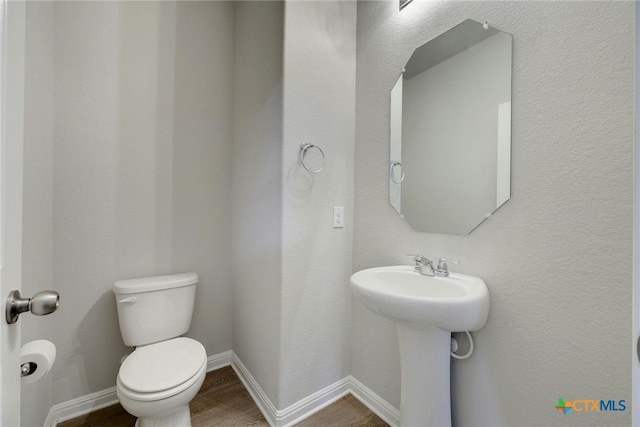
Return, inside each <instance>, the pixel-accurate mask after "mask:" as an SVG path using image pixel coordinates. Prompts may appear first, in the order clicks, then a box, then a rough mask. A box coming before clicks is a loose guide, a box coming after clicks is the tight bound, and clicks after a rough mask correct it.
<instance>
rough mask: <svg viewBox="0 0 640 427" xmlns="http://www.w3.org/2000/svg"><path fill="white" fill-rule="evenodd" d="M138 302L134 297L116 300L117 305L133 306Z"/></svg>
mask: <svg viewBox="0 0 640 427" xmlns="http://www.w3.org/2000/svg"><path fill="white" fill-rule="evenodd" d="M136 301H138V298H136V297H129V298H122V299H119V300H118V304H135V303H136Z"/></svg>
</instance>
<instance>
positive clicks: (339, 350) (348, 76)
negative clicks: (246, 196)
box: [278, 1, 356, 408]
mask: <svg viewBox="0 0 640 427" xmlns="http://www.w3.org/2000/svg"><path fill="white" fill-rule="evenodd" d="M355 27H356V3H355V2H350V1H343V2H339V1H318V2H298V1H294V2H286V3H285V44H284V140H283V163H282V168H283V177H282V186H283V193H284V197H283V220H282V236H283V237H282V238H283V242H282V245H283V247H282V251H283V256H282V269H283V274H282V295H281V298H282V318H281V319H280V322H281V323H280V327H281V329H282V335H281V344H280V345H281V350H280V355H281V358H280V373H281V383H280V398H279V400H278V408H286V407H288V406H289V405H291V404H293V403H295V402H297V401H298V400H300V399H302V398H304V397H306V396H309V395H311V394H312V393H315V392H316V391H318V390H321V389H322V388H324V387H326V386H328V385H330V384H333V383H335V382H336V381H339V380H341V379H342V378H344V377H345V376H347V375H349V338H350V337H349V327H348V325H349V324H350V310H351V304H350V298H351V294H350V290H349V285H348V284H349V276H350V275H351V248H352V235H353V144H354V136H355V135H354V123H355V30H356V28H355ZM303 142H310V143H313V144H317V145H318V146H319V147H320V148H321V149H322V150H323V151H324V153H325V157H326V164H325V168H324V170H322V172H320V173H318V174H317V175H313V176H312V175H310V174H309V173H308V172H306V171H305V170H304V169H303V168H302V167H301V166H300V165H299V163H298V152H299V147H300V144H301V143H303ZM311 157H312V153H310V154H309V162H313V161H314V160H313V159H312V158H311ZM334 206H343V207H344V208H345V226H344V228H332V217H333V207H334Z"/></svg>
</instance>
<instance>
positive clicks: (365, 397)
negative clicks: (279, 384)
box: [231, 353, 400, 427]
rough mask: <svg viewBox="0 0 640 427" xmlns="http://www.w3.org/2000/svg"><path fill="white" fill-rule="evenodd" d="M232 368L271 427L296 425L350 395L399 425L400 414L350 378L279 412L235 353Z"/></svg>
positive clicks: (394, 424) (377, 413)
mask: <svg viewBox="0 0 640 427" xmlns="http://www.w3.org/2000/svg"><path fill="white" fill-rule="evenodd" d="M231 366H232V367H233V368H234V370H235V371H236V373H237V374H238V377H239V378H240V381H242V384H244V386H245V388H246V389H247V391H248V392H249V394H250V395H251V397H252V398H253V401H254V402H255V403H256V405H257V406H258V408H259V409H260V412H262V415H263V416H264V417H265V419H266V420H267V422H268V423H269V425H270V426H271V427H290V426H293V425H295V424H296V423H298V422H300V421H302V420H303V419H305V418H307V417H309V416H311V415H313V414H314V413H316V412H318V411H320V410H321V409H323V408H325V407H326V406H329V405H330V404H332V403H333V402H335V401H336V400H338V399H340V398H342V397H343V396H345V395H347V394H349V393H351V394H352V395H353V396H354V397H355V398H356V399H358V400H359V401H360V402H362V404H363V405H365V406H366V407H367V408H369V409H370V410H371V411H372V412H373V413H374V414H376V415H377V416H379V417H380V418H381V419H382V420H383V421H385V422H386V423H387V424H389V425H390V426H392V427H396V426H397V425H398V420H399V418H400V411H398V410H397V409H396V408H394V407H393V406H392V405H390V404H389V403H388V402H387V401H385V400H384V399H382V398H381V397H380V396H378V395H377V394H375V393H374V392H373V391H371V390H370V389H369V388H367V387H366V386H365V385H364V384H362V383H361V382H360V381H358V380H356V379H355V378H354V377H352V376H351V375H349V376H348V377H346V378H343V379H342V380H340V381H337V382H335V383H333V384H331V385H329V386H328V387H325V388H324V389H322V390H320V391H318V392H316V393H314V394H312V395H311V396H308V397H306V398H304V399H302V400H300V401H298V402H296V403H294V404H293V405H291V406H289V407H287V408H285V409H282V410H278V409H276V407H275V405H274V404H273V403H272V402H271V400H270V399H269V397H268V396H267V394H266V393H265V392H264V390H262V388H261V387H260V385H259V384H258V382H257V381H256V380H255V379H254V378H253V376H252V375H251V373H250V372H249V370H248V369H247V368H246V366H244V364H243V363H242V361H241V360H240V359H239V358H238V356H237V355H236V354H235V353H234V354H233V358H232V361H231Z"/></svg>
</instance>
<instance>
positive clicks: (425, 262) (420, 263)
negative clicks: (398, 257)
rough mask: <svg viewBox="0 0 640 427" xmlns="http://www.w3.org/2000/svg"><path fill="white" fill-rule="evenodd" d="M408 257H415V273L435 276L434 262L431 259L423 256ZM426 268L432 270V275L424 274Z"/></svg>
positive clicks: (411, 255) (413, 255) (412, 255)
mask: <svg viewBox="0 0 640 427" xmlns="http://www.w3.org/2000/svg"><path fill="white" fill-rule="evenodd" d="M407 256H410V257H413V261H414V262H415V263H416V265H415V267H414V268H413V269H414V270H415V271H417V272H418V273H420V274H423V275H425V276H435V269H434V268H433V262H432V261H431V260H430V259H428V258H426V257H425V256H423V255H422V254H409V255H407ZM424 267H429V269H430V270H431V274H427V273H426V272H424V271H423V270H422V269H423V268H424Z"/></svg>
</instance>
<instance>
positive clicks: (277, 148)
mask: <svg viewBox="0 0 640 427" xmlns="http://www.w3.org/2000/svg"><path fill="white" fill-rule="evenodd" d="M283 19H284V3H282V2H238V3H236V17H235V59H234V61H235V62H234V66H235V79H234V91H233V97H234V98H233V99H234V105H233V112H234V121H233V198H232V207H233V210H232V212H233V215H232V223H231V224H232V230H233V231H232V233H233V239H232V241H233V266H234V267H233V351H234V352H235V353H236V354H237V355H238V357H239V358H240V360H242V362H243V363H244V364H245V366H246V367H247V369H249V371H250V372H251V374H252V375H253V376H254V378H255V379H256V380H257V381H258V383H259V384H260V386H261V387H262V389H263V390H264V391H265V393H266V394H267V395H268V396H269V399H270V400H271V401H272V402H277V395H278V384H279V366H278V360H279V357H280V356H279V355H280V347H279V342H280V327H279V324H280V316H281V298H280V297H281V281H282V235H281V234H282V232H281V230H282V188H281V185H280V182H281V176H282V170H281V164H282V48H283V28H284V23H283Z"/></svg>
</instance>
